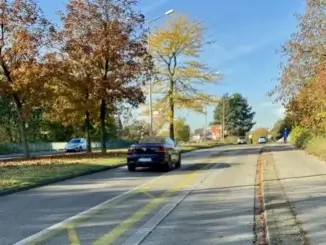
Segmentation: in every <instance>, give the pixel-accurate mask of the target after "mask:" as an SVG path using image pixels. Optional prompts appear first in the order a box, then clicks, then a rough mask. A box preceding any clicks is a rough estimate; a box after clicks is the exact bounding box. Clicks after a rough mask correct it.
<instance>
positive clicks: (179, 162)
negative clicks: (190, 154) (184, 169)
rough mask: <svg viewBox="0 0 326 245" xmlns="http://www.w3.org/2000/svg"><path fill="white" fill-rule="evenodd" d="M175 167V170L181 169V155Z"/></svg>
mask: <svg viewBox="0 0 326 245" xmlns="http://www.w3.org/2000/svg"><path fill="white" fill-rule="evenodd" d="M175 167H176V168H180V167H181V155H180V154H179V159H178V161H177V162H176V164H175Z"/></svg>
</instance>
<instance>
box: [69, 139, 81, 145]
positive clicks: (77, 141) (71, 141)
mask: <svg viewBox="0 0 326 245" xmlns="http://www.w3.org/2000/svg"><path fill="white" fill-rule="evenodd" d="M69 143H72V144H78V143H80V139H72V140H70V141H69Z"/></svg>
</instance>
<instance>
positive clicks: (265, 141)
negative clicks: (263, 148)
mask: <svg viewBox="0 0 326 245" xmlns="http://www.w3.org/2000/svg"><path fill="white" fill-rule="evenodd" d="M266 143H267V138H266V137H265V136H260V137H259V138H258V144H266Z"/></svg>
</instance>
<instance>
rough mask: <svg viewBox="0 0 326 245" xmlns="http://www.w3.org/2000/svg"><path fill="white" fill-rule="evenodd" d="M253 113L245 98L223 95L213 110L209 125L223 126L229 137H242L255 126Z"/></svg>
mask: <svg viewBox="0 0 326 245" xmlns="http://www.w3.org/2000/svg"><path fill="white" fill-rule="evenodd" d="M254 116H255V112H253V111H252V107H251V106H250V105H249V104H248V101H247V99H246V98H244V97H243V96H242V95H241V94H239V93H234V94H233V95H231V96H229V95H228V94H225V95H223V96H222V98H221V100H220V101H219V102H218V103H217V105H216V107H215V110H214V121H213V123H211V124H219V125H223V117H224V122H225V125H224V126H225V129H224V130H226V131H227V133H228V134H229V135H237V136H244V135H246V133H247V132H249V131H250V130H251V129H252V127H253V126H254V125H255V122H254V121H253V120H254Z"/></svg>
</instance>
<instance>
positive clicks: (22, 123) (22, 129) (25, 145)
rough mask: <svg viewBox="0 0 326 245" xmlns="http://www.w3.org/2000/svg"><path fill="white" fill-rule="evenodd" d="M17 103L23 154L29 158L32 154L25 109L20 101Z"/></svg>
mask: <svg viewBox="0 0 326 245" xmlns="http://www.w3.org/2000/svg"><path fill="white" fill-rule="evenodd" d="M15 102H16V107H17V114H18V124H19V135H20V139H21V143H22V145H23V153H24V157H26V158H29V157H30V153H29V149H28V140H27V133H26V122H25V119H24V117H23V108H22V104H21V102H20V101H19V100H16V101H15Z"/></svg>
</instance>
